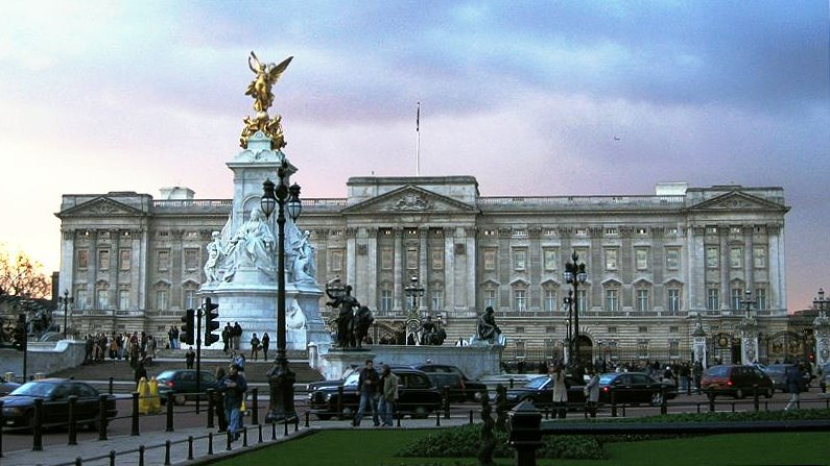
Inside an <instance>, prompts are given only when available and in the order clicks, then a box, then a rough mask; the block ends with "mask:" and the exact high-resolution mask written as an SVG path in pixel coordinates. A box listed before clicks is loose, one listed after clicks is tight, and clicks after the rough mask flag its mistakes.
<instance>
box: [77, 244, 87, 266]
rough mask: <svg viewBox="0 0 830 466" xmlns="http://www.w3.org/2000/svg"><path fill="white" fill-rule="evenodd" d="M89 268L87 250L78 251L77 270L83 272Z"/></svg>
mask: <svg viewBox="0 0 830 466" xmlns="http://www.w3.org/2000/svg"><path fill="white" fill-rule="evenodd" d="M87 267H89V249H78V269H79V270H85V269H86V268H87Z"/></svg>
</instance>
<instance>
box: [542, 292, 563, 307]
mask: <svg viewBox="0 0 830 466" xmlns="http://www.w3.org/2000/svg"><path fill="white" fill-rule="evenodd" d="M543 299H544V308H545V312H556V306H557V304H559V303H558V302H557V301H556V290H554V289H550V288H546V289H545V290H544V298H543Z"/></svg>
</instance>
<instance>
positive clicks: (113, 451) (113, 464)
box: [109, 450, 116, 466]
mask: <svg viewBox="0 0 830 466" xmlns="http://www.w3.org/2000/svg"><path fill="white" fill-rule="evenodd" d="M115 456H116V453H115V450H110V455H109V458H110V466H115Z"/></svg>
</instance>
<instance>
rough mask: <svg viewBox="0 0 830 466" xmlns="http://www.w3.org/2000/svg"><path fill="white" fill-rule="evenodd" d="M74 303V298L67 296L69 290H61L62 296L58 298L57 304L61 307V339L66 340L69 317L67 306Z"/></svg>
mask: <svg viewBox="0 0 830 466" xmlns="http://www.w3.org/2000/svg"><path fill="white" fill-rule="evenodd" d="M74 302H75V298H73V297H72V296H69V290H63V296H58V303H59V304H62V305H63V339H64V340H66V338H67V337H66V335H67V329H68V328H69V327H68V326H67V319H68V317H69V305H70V304H72V303H74Z"/></svg>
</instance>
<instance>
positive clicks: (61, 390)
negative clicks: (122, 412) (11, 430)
mask: <svg viewBox="0 0 830 466" xmlns="http://www.w3.org/2000/svg"><path fill="white" fill-rule="evenodd" d="M71 395H75V396H77V397H78V401H77V404H76V405H75V407H76V408H75V409H76V413H77V418H76V419H77V420H78V423H79V425H84V424H86V425H88V426H89V427H91V428H97V426H98V419H99V412H100V407H101V402H100V396H101V393H100V392H99V391H98V390H96V389H95V388H93V387H92V386H90V385H89V384H87V383H84V382H79V381H75V380H69V379H55V378H49V379H41V380H35V381H32V382H27V383H25V384H23V385H21V386H19V387H17V388H16V389H15V390H13V391H12V392H11V393H10V394H9V395H7V396H4V397H2V398H0V400H3V421H4V423H5V424H6V425H13V426H28V427H32V426H34V422H35V420H34V419H35V400H36V399H41V400H43V412H42V420H43V424H44V425H49V424H60V423H63V424H65V423H68V422H69V397H70V396H71ZM105 406H106V417H107V418H109V419H111V418H114V417H115V416H116V415H117V414H118V410H117V409H116V406H115V397H113V396H111V395H110V396H107V399H106V403H105Z"/></svg>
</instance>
